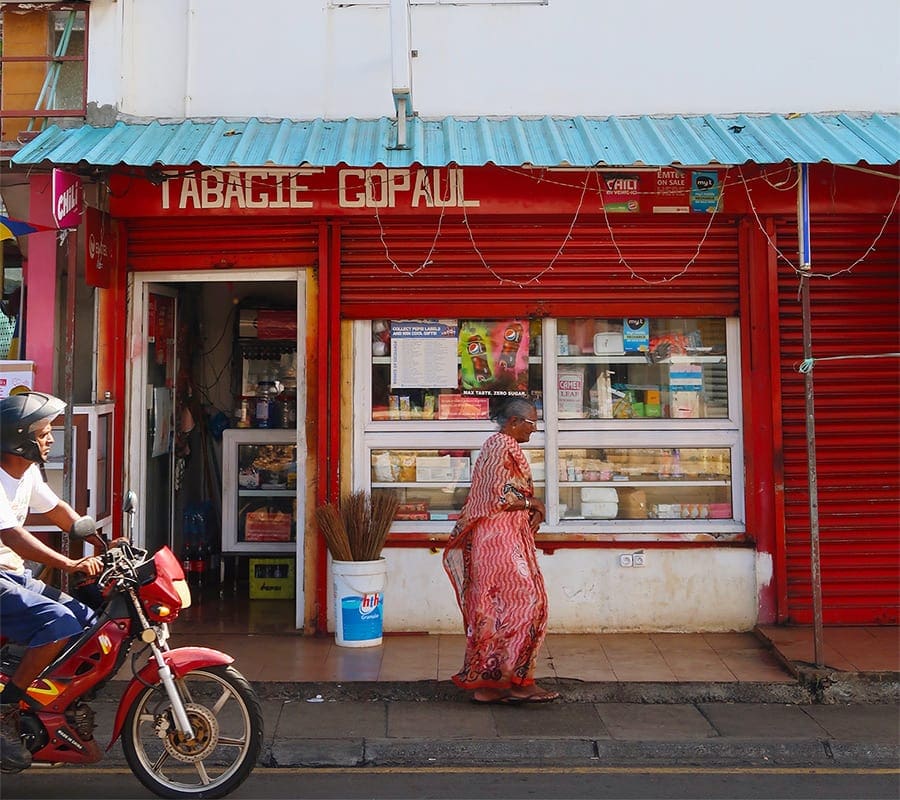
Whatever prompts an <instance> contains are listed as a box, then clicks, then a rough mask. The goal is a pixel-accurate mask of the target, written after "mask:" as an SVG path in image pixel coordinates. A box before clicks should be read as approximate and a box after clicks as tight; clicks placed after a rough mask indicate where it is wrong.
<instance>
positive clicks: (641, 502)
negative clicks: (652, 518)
mask: <svg viewBox="0 0 900 800" xmlns="http://www.w3.org/2000/svg"><path fill="white" fill-rule="evenodd" d="M619 510H620V512H621V516H622V519H647V517H648V508H647V493H646V492H645V491H644V490H643V489H620V490H619Z"/></svg>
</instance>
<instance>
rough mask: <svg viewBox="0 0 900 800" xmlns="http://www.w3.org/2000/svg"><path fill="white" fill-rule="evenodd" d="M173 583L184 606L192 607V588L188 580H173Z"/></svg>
mask: <svg viewBox="0 0 900 800" xmlns="http://www.w3.org/2000/svg"><path fill="white" fill-rule="evenodd" d="M172 585H173V586H174V587H175V591H176V592H178V599H179V600H181V607H182V608H190V607H191V589H190V587H189V586H188V583H187V581H181V580H176V581H172Z"/></svg>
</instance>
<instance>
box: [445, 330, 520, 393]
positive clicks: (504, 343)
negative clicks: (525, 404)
mask: <svg viewBox="0 0 900 800" xmlns="http://www.w3.org/2000/svg"><path fill="white" fill-rule="evenodd" d="M528 348H529V326H528V320H522V319H510V320H503V321H499V322H494V321H486V320H470V321H466V322H463V323H462V325H461V326H460V329H459V356H460V365H461V375H460V379H461V384H462V393H463V394H470V395H478V396H483V397H501V396H525V395H527V394H528Z"/></svg>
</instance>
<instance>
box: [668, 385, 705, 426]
mask: <svg viewBox="0 0 900 800" xmlns="http://www.w3.org/2000/svg"><path fill="white" fill-rule="evenodd" d="M669 416H670V417H672V419H697V418H698V417H699V416H700V392H695V391H690V390H687V389H684V390H678V391H673V392H672V393H671V399H670V401H669Z"/></svg>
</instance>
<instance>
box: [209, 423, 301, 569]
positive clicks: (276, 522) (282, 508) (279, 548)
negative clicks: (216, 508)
mask: <svg viewBox="0 0 900 800" xmlns="http://www.w3.org/2000/svg"><path fill="white" fill-rule="evenodd" d="M222 457H223V462H224V463H223V471H222V480H223V485H222V552H223V553H240V552H247V553H269V552H276V553H293V552H294V550H295V549H296V539H297V439H296V433H295V432H292V431H286V430H258V429H252V428H251V429H229V430H226V431H225V432H224V433H223V435H222Z"/></svg>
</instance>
